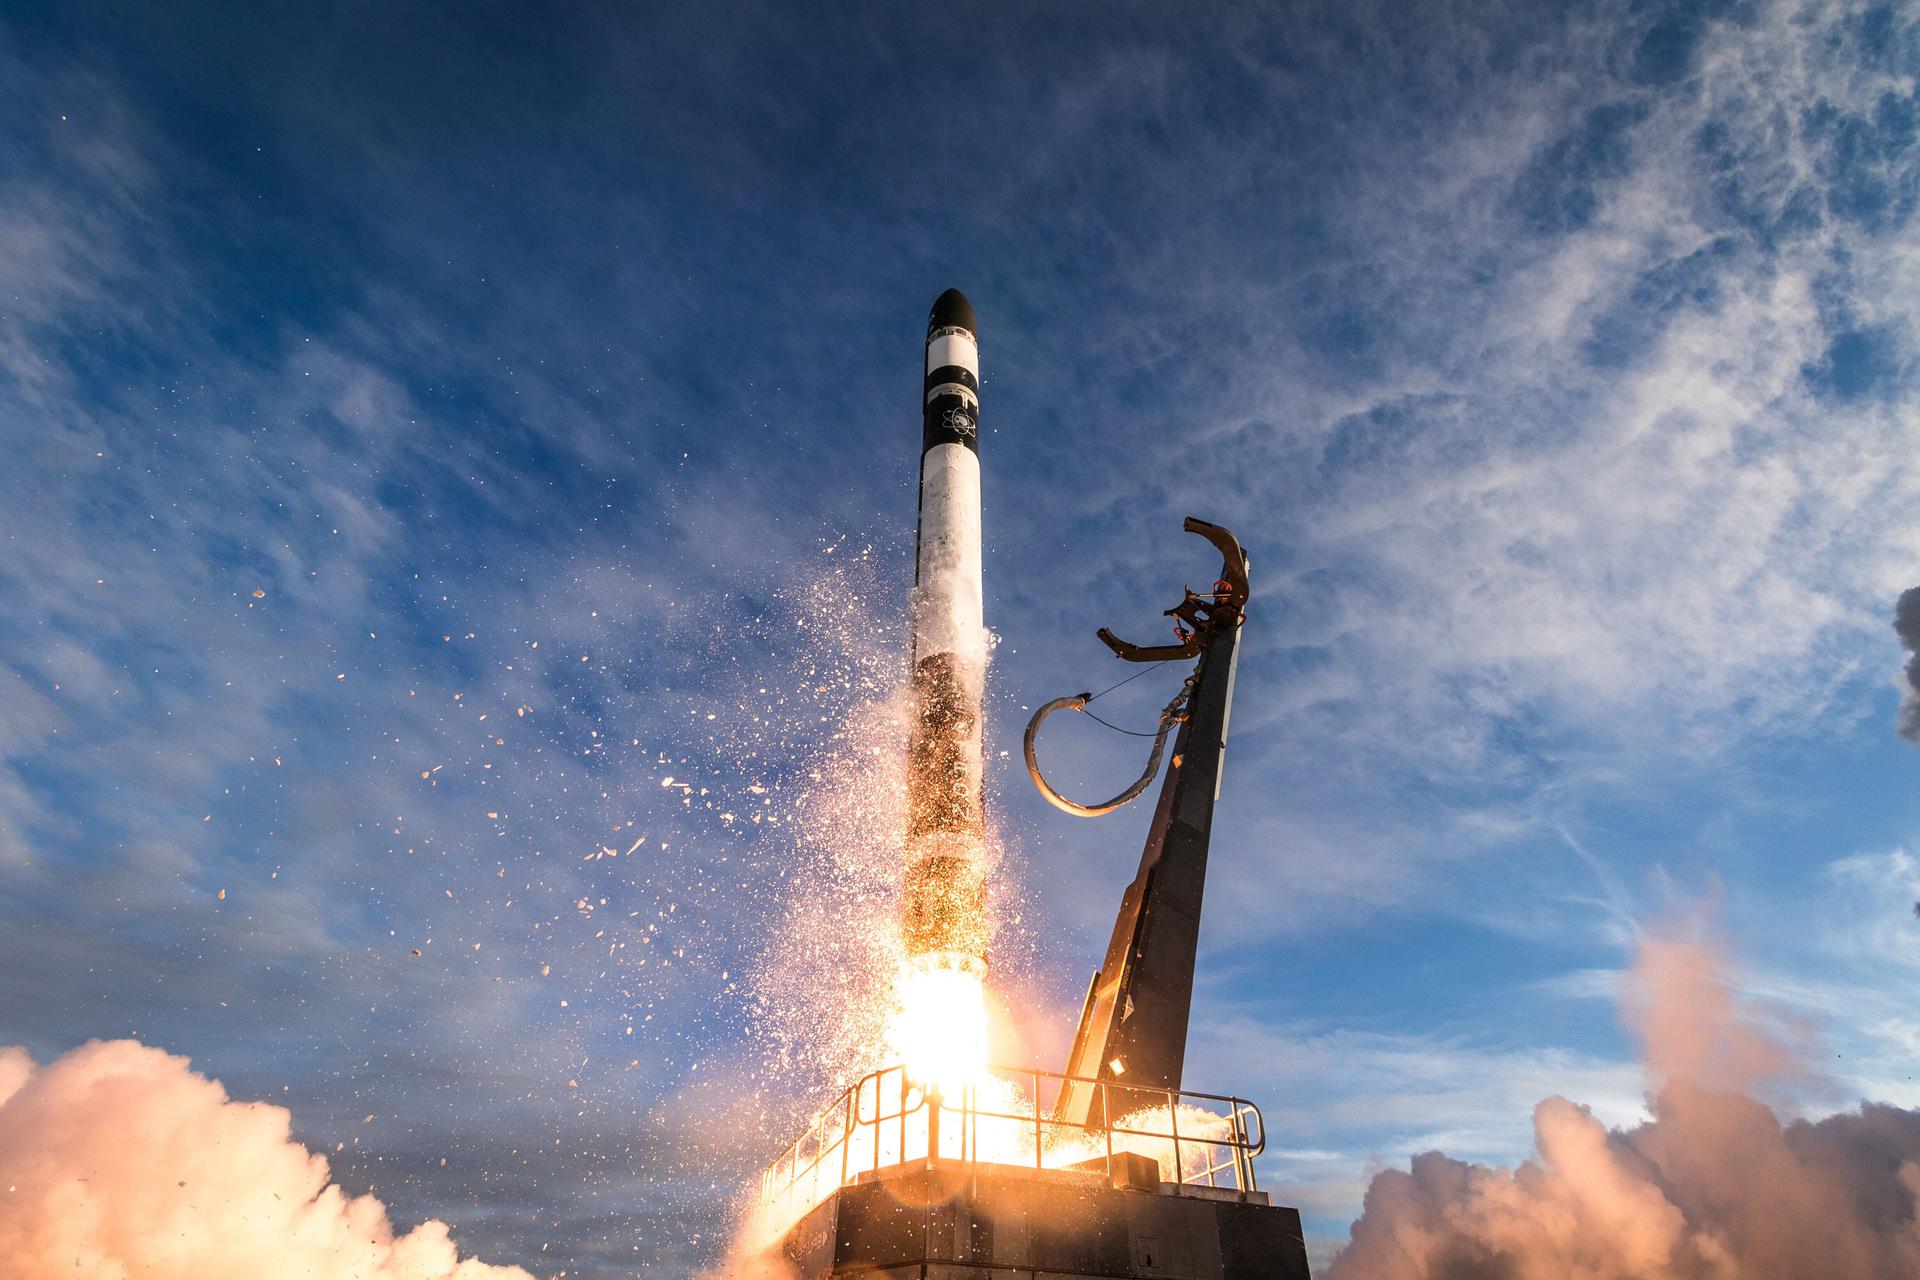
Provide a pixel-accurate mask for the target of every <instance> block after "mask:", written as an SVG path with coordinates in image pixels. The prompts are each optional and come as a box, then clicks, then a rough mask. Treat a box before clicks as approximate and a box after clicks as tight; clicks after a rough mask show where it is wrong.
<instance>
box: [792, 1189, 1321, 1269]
mask: <svg viewBox="0 0 1920 1280" xmlns="http://www.w3.org/2000/svg"><path fill="white" fill-rule="evenodd" d="M781 1252H782V1253H783V1254H784V1256H785V1257H786V1259H787V1260H788V1261H789V1262H790V1263H791V1264H792V1265H793V1267H794V1270H795V1271H796V1272H797V1273H798V1277H799V1280H827V1278H828V1277H836V1276H863V1277H868V1278H869V1280H883V1278H884V1280H908V1277H913V1278H914V1280H1069V1278H1071V1280H1086V1278H1095V1277H1098V1278H1101V1280H1308V1272H1307V1252H1306V1245H1305V1242H1304V1240H1303V1238H1302V1236H1301V1232H1300V1214H1299V1212H1298V1211H1297V1210H1294V1209H1287V1208H1281V1207H1279V1206H1275V1205H1271V1204H1269V1203H1268V1202H1267V1197H1266V1196H1265V1195H1264V1194H1262V1193H1260V1192H1247V1193H1242V1192H1237V1191H1214V1190H1211V1189H1209V1188H1205V1187H1198V1188H1195V1187H1178V1188H1176V1187H1174V1186H1172V1185H1171V1184H1165V1183H1163V1184H1160V1185H1159V1186H1158V1187H1157V1188H1156V1189H1152V1190H1139V1189H1121V1188H1116V1187H1114V1186H1112V1185H1110V1184H1109V1182H1108V1179H1107V1178H1106V1177H1105V1176H1103V1175H1101V1174H1098V1173H1082V1172H1075V1171H1072V1170H1061V1169H1050V1170H1038V1169H1023V1168H1019V1167H1017V1166H1011V1165H994V1164H958V1163H951V1162H949V1163H945V1164H942V1163H938V1162H933V1163H918V1164H912V1165H903V1166H897V1167H895V1168H890V1169H883V1170H880V1171H879V1172H878V1173H874V1174H865V1175H862V1176H861V1178H860V1179H859V1181H857V1182H855V1183H854V1184H853V1185H851V1186H846V1187H842V1188H841V1189H840V1190H839V1191H837V1192H835V1193H834V1194H833V1195H832V1196H830V1197H829V1198H828V1199H827V1200H826V1201H825V1202H824V1203H822V1204H820V1205H819V1206H818V1207H816V1208H815V1209H814V1210H813V1211H812V1212H811V1213H809V1214H808V1215H807V1216H806V1217H805V1218H803V1219H801V1221H800V1223H799V1224H798V1225H797V1226H795V1227H794V1228H793V1230H792V1231H790V1232H789V1233H788V1234H787V1237H786V1239H785V1240H784V1241H783V1242H782V1247H781Z"/></svg>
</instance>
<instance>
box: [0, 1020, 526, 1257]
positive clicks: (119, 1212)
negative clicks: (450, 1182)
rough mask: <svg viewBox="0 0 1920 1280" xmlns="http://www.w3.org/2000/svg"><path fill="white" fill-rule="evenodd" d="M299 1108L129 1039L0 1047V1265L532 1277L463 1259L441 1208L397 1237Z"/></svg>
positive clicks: (382, 1209)
mask: <svg viewBox="0 0 1920 1280" xmlns="http://www.w3.org/2000/svg"><path fill="white" fill-rule="evenodd" d="M289 1120H290V1117H289V1115H288V1113H287V1112H286V1111H285V1110H284V1109H283V1108H280V1107H275V1106H269V1105H266V1104H263V1103H243V1102H234V1101H232V1100H230V1099H229V1098H228V1097H227V1091H226V1090H225V1089H223V1088H222V1087H221V1086H220V1084H219V1082H217V1081H214V1080H209V1079H207V1078H206V1077H205V1076H202V1075H198V1074H196V1073H195V1072H194V1071H193V1070H192V1069H191V1068H190V1067H189V1066H188V1063H187V1060H186V1059H185V1058H176V1057H174V1056H173V1055H171V1054H168V1053H163V1052H161V1051H160V1050H158V1049H152V1048H148V1047H146V1046H144V1045H141V1044H138V1043H135V1042H134V1041H131V1040H116V1041H112V1042H110V1043H107V1042H100V1041H95V1042H93V1043H90V1044H86V1045H82V1046H81V1047H80V1048H78V1049H75V1050H73V1051H72V1052H70V1053H67V1054H65V1055H63V1056H61V1057H60V1058H57V1059H55V1060H54V1061H53V1062H51V1063H49V1064H48V1065H46V1066H44V1067H36V1066H35V1065H34V1063H33V1060H32V1059H31V1058H30V1057H29V1056H28V1055H27V1052H26V1050H24V1049H20V1048H0V1276H4V1277H5V1280H51V1277H54V1276H59V1277H62V1278H63V1280H124V1278H125V1277H127V1276H142V1277H151V1278H152V1280H260V1278H261V1277H265V1276H300V1277H303V1278H304V1280H531V1277H530V1276H528V1274H527V1273H526V1272H525V1271H523V1270H521V1269H520V1268H518V1267H493V1266H488V1265H486V1264H485V1263H481V1262H475V1261H472V1260H467V1261H462V1260H460V1258H459V1257H458V1255H457V1254H456V1253H455V1251H454V1247H453V1243H452V1241H451V1240H449V1239H448V1237H447V1228H446V1226H445V1224H443V1223H439V1222H427V1223H423V1224H421V1225H420V1226H419V1227H416V1228H415V1229H414V1230H412V1231H410V1232H408V1233H407V1234H406V1235H403V1236H398V1237H396V1236H395V1235H394V1232H393V1227H392V1224H391V1223H389V1222H388V1220H387V1211H386V1208H385V1206H383V1205H382V1204H381V1203H380V1202H379V1201H378V1200H376V1199H374V1198H373V1197H372V1196H357V1197H351V1198H350V1197H348V1196H347V1195H346V1194H345V1193H343V1192H342V1191H341V1190H340V1188H339V1187H337V1186H333V1185H331V1184H330V1183H329V1181H328V1170H327V1161H326V1159H325V1157H323V1156H318V1155H314V1154H313V1153H311V1152H309V1151H308V1150H306V1148H304V1147H302V1146H300V1145H299V1144H298V1143H296V1142H293V1141H292V1140H291V1139H290V1138H289V1137H288V1124H289Z"/></svg>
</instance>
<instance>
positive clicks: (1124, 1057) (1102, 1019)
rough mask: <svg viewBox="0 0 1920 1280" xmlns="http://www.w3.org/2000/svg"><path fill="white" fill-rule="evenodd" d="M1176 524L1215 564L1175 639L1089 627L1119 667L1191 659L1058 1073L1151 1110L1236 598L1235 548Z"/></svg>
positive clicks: (1192, 931) (1089, 1096)
mask: <svg viewBox="0 0 1920 1280" xmlns="http://www.w3.org/2000/svg"><path fill="white" fill-rule="evenodd" d="M1185 528H1186V530H1187V532H1189V533H1197V534H1200V535H1201V536H1202V537H1205V538H1206V539H1207V540H1208V541H1210V542H1212V543H1213V544H1214V546H1215V547H1217V548H1218V549H1219V551H1220V553H1221V557H1222V560H1223V564H1222V568H1221V572H1220V578H1219V580H1218V581H1217V582H1216V583H1215V584H1214V587H1215V589H1214V591H1213V592H1211V593H1208V594H1206V595H1201V594H1199V593H1196V592H1194V591H1192V590H1188V591H1187V592H1186V598H1185V599H1184V600H1183V601H1182V602H1181V603H1180V604H1178V605H1176V606H1175V607H1174V608H1172V609H1169V610H1167V613H1168V614H1169V615H1170V616H1172V617H1174V618H1175V619H1177V622H1176V626H1177V627H1178V630H1179V632H1180V634H1181V643H1180V644H1178V645H1162V646H1156V647H1142V646H1139V645H1132V644H1128V643H1127V642H1125V641H1123V640H1120V639H1119V638H1117V637H1116V636H1114V635H1113V633H1112V632H1110V631H1108V630H1106V629H1105V628H1102V629H1101V631H1100V639H1101V640H1102V641H1104V642H1105V643H1106V644H1107V646H1108V647H1109V648H1111V649H1112V650H1113V651H1114V654H1115V655H1116V656H1117V657H1120V658H1122V659H1124V660H1126V661H1129V662H1159V661H1163V660H1165V659H1168V658H1181V657H1197V658H1198V659H1199V663H1198V665H1197V666H1196V668H1195V670H1194V675H1193V677H1192V680H1191V684H1192V691H1191V693H1190V694H1189V697H1188V701H1187V708H1186V712H1187V714H1186V719H1185V721H1184V723H1182V724H1181V726H1180V732H1179V736H1178V737H1177V738H1176V739H1175V740H1174V745H1173V759H1172V762H1171V765H1170V767H1169V769H1168V772H1167V777H1166V781H1165V782H1164V783H1163V784H1162V785H1161V788H1160V800H1159V803H1158V805H1157V806H1156V807H1155V809H1154V814H1153V823H1152V825H1151V826H1150V827H1149V828H1148V829H1147V839H1146V846H1145V848H1144V849H1143V850H1142V851H1141V854H1140V866H1139V870H1138V872H1137V873H1136V874H1135V875H1134V878H1133V883H1131V884H1129V885H1128V886H1127V890H1126V893H1125V895H1124V896H1123V897H1122V898H1121V901H1120V913H1119V915H1118V916H1117V917H1116V918H1115V920H1114V922H1113V934H1112V937H1111V938H1110V939H1109V940H1108V942H1107V953H1106V959H1105V962H1104V963H1103V964H1102V965H1101V966H1100V971H1099V973H1097V974H1095V975H1094V979H1093V983H1092V985H1091V986H1090V987H1089V989H1088V991H1087V999H1086V1004H1085V1007H1084V1008H1083V1009H1082V1010H1081V1014H1080V1025H1079V1027H1078V1029H1077V1030H1076V1031H1075V1033H1074V1038H1073V1049H1072V1052H1071V1053H1070V1054H1069V1056H1068V1059H1067V1070H1066V1074H1067V1075H1068V1076H1070V1077H1072V1076H1079V1077H1084V1078H1090V1079H1098V1080H1105V1081H1109V1082H1111V1084H1112V1085H1117V1086H1137V1087H1139V1088H1140V1089H1141V1090H1142V1092H1141V1093H1140V1094H1138V1095H1134V1096H1136V1097H1137V1099H1138V1104H1137V1105H1138V1106H1142V1107H1144V1106H1149V1105H1155V1104H1158V1103H1160V1102H1161V1101H1162V1097H1161V1093H1160V1091H1162V1090H1166V1089H1178V1088H1179V1087H1180V1079H1181V1073H1182V1070H1183V1069H1184V1067H1185V1063H1186V1052H1187V1022H1188V1015H1189V1013H1190V1011H1191V1008H1192V1004H1193V970H1194V957H1195V955H1196V953H1197V951H1198V949H1199V941H1200V907H1201V900H1202V897H1203V894H1204V891H1205V889H1206V878H1207V850H1208V844H1209V841H1210V839H1211V836H1212V831H1213V808H1214V803H1215V801H1217V800H1218V799H1219V795H1220V769H1221V763H1222V759H1223V757H1224V755H1225V752H1226V746H1227V720H1228V715H1229V712H1230V711H1231V709H1232V703H1233V680H1234V671H1235V668H1236V666H1237V665H1238V660H1239V640H1240V625H1241V622H1242V620H1243V618H1244V616H1245V615H1244V612H1243V610H1244V607H1245V605H1246V600H1247V592H1248V583H1247V557H1246V553H1245V552H1244V551H1242V550H1241V547H1240V543H1239V541H1238V540H1237V539H1235V538H1234V536H1233V535H1232V534H1231V533H1229V532H1227V530H1225V529H1223V528H1221V527H1220V526H1218V525H1212V524H1208V523H1206V522H1205V521H1202V520H1195V519H1192V518H1189V519H1188V520H1187V522H1186V525H1185ZM1180 624H1185V625H1180ZM1106 1092H1107V1093H1109V1094H1111V1095H1113V1096H1114V1098H1115V1101H1113V1102H1112V1103H1111V1104H1109V1105H1111V1106H1112V1107H1114V1108H1115V1109H1120V1108H1122V1107H1123V1106H1127V1105H1128V1104H1127V1103H1126V1102H1123V1101H1122V1099H1126V1098H1128V1096H1129V1095H1128V1094H1127V1093H1126V1091H1125V1090H1114V1089H1111V1088H1110V1089H1109V1090H1107V1091H1106ZM1100 1093H1101V1091H1100V1090H1097V1089H1095V1088H1094V1087H1093V1086H1092V1085H1091V1084H1084V1083H1083V1084H1080V1085H1078V1086H1075V1085H1072V1084H1069V1085H1068V1086H1066V1087H1065V1088H1064V1089H1063V1090H1062V1091H1061V1094H1060V1097H1059V1099H1058V1101H1057V1103H1056V1104H1055V1115H1056V1117H1057V1118H1058V1119H1060V1120H1063V1121H1066V1122H1069V1123H1073V1124H1087V1123H1090V1122H1091V1123H1111V1122H1112V1121H1113V1120H1115V1119H1118V1118H1119V1117H1118V1116H1103V1115H1097V1114H1094V1113H1095V1111H1096V1109H1097V1108H1098V1107H1099V1106H1100V1102H1099V1096H1098V1095H1099V1094H1100Z"/></svg>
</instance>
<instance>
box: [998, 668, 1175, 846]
mask: <svg viewBox="0 0 1920 1280" xmlns="http://www.w3.org/2000/svg"><path fill="white" fill-rule="evenodd" d="M1193 682H1194V677H1192V676H1188V677H1187V682H1186V683H1185V684H1184V685H1182V686H1180V692H1179V693H1177V694H1175V695H1174V697H1173V701H1172V702H1169V703H1168V704H1167V705H1166V707H1165V708H1164V709H1163V710H1162V711H1161V712H1160V728H1159V731H1158V732H1156V733H1155V734H1154V735H1153V753H1152V754H1151V755H1149V756H1148V757H1147V767H1146V768H1145V769H1144V770H1142V771H1141V774H1140V777H1139V778H1138V779H1137V780H1136V781H1135V782H1134V784H1133V785H1132V786H1130V787H1128V788H1127V789H1126V790H1125V791H1122V792H1121V793H1120V794H1119V795H1117V796H1115V797H1114V798H1113V799H1111V800H1108V801H1105V802H1103V803H1101V804H1080V803H1078V802H1076V801H1073V800H1069V799H1067V798H1066V797H1065V796H1063V795H1061V794H1060V793H1059V792H1058V791H1055V790H1054V789H1053V784H1052V783H1050V782H1048V781H1047V780H1046V778H1045V777H1044V776H1042V774H1041V773H1040V759H1039V757H1038V756H1037V755H1036V754H1035V753H1034V749H1033V740H1034V738H1036V737H1037V736H1038V735H1039V733H1040V722H1041V721H1043V720H1045V719H1046V718H1047V717H1048V716H1050V715H1052V714H1053V713H1054V712H1056V711H1058V710H1060V709H1061V708H1063V707H1072V708H1073V709H1074V710H1075V711H1083V710H1085V709H1086V705H1087V702H1088V700H1089V699H1090V698H1091V697H1092V695H1091V694H1085V693H1076V694H1073V695H1071V696H1069V697H1065V698H1055V699H1054V700H1053V701H1052V702H1049V703H1048V704H1047V705H1046V706H1044V707H1041V708H1040V709H1039V710H1038V711H1036V712H1034V713H1033V719H1031V720H1029V721H1027V738H1026V750H1027V772H1028V773H1029V774H1031V775H1032V776H1033V785H1034V786H1036V787H1038V788H1039V789H1040V794H1041V795H1043V796H1045V797H1046V798H1047V801H1048V803H1050V804H1052V805H1053V807H1054V808H1056V809H1061V810H1064V811H1066V812H1067V813H1071V814H1073V815H1074V816H1075V817H1078V818H1097V817H1099V816H1100V815H1101V814H1103V813H1112V812H1113V811H1114V810H1115V809H1118V808H1119V807H1120V806H1121V805H1123V804H1126V803H1127V802H1128V801H1129V800H1132V799H1133V798H1134V797H1135V796H1138V795H1139V794H1140V793H1141V792H1142V791H1145V790H1146V789H1147V786H1148V784H1150V783H1151V782H1152V781H1153V778H1154V775H1155V774H1157V773H1159V772H1160V756H1161V754H1162V753H1163V752H1164V751H1165V750H1166V746H1167V731H1168V730H1170V729H1172V728H1173V726H1175V725H1176V724H1179V723H1181V722H1182V721H1184V720H1185V719H1186V718H1187V711H1186V705H1187V696H1188V695H1189V694H1191V693H1192V692H1193Z"/></svg>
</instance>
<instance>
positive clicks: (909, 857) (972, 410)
mask: <svg viewBox="0 0 1920 1280" xmlns="http://www.w3.org/2000/svg"><path fill="white" fill-rule="evenodd" d="M976 334H977V329H976V327H975V321H974V317H973V306H972V304H970V303H969V302H968V301H967V299H966V296H965V295H964V294H962V293H961V292H960V291H959V290H958V289H949V290H947V291H946V292H945V293H943V294H941V295H940V297H939V299H938V300H937V301H935V302H934V304H933V311H932V313H931V314H930V315H929V316H928V318H927V348H926V380H925V382H924V383H923V384H922V402H921V411H920V528H919V537H918V541H917V550H916V552H915V572H914V587H913V593H912V597H911V608H910V615H911V621H912V629H913V704H914V707H913V716H912V720H911V727H910V730H909V735H908V741H907V824H906V850H905V852H906V879H905V884H904V893H903V902H902V908H903V909H902V932H903V936H904V938H905V942H906V950H907V955H908V957H909V959H910V960H911V961H912V962H913V963H914V964H916V965H920V966H923V967H929V968H947V969H957V970H963V971H967V972H970V973H973V974H975V975H976V976H980V975H984V973H985V971H986V965H987V956H986V950H987V924H986V910H985V891H986V818H985V812H984V808H983V805H982V799H981V790H982V778H983V773H984V759H983V750H982V742H981V714H980V708H981V698H982V695H983V694H984V692H985V686H986V668H987V629H986V622H985V619H984V616H983V604H982V594H981V585H980V346H979V342H978V340H977V337H976Z"/></svg>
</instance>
